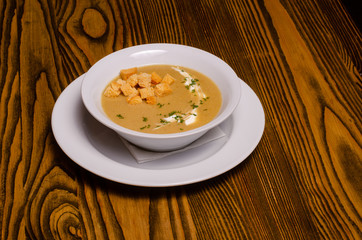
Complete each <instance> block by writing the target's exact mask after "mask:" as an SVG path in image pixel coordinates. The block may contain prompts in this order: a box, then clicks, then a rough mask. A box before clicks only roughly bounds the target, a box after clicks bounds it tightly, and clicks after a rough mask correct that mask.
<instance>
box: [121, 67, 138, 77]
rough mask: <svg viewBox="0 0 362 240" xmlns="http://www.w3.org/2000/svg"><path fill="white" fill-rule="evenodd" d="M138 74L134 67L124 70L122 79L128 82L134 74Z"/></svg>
mask: <svg viewBox="0 0 362 240" xmlns="http://www.w3.org/2000/svg"><path fill="white" fill-rule="evenodd" d="M136 73H137V68H136V67H134V68H128V69H123V70H121V73H120V75H121V78H122V79H123V80H127V79H128V78H129V77H130V76H132V75H133V74H136Z"/></svg>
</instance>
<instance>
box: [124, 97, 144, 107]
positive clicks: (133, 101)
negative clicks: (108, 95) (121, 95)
mask: <svg viewBox="0 0 362 240" xmlns="http://www.w3.org/2000/svg"><path fill="white" fill-rule="evenodd" d="M127 102H128V103H129V104H131V105H136V104H140V103H142V98H141V97H140V96H139V95H137V96H131V97H129V98H127Z"/></svg>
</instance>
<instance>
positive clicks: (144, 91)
mask: <svg viewBox="0 0 362 240" xmlns="http://www.w3.org/2000/svg"><path fill="white" fill-rule="evenodd" d="M138 91H139V92H140V95H141V98H142V99H145V98H148V97H152V96H155V91H154V90H153V88H152V87H146V88H139V89H138Z"/></svg>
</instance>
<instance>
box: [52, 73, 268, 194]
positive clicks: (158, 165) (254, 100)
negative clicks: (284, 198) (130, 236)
mask: <svg viewBox="0 0 362 240" xmlns="http://www.w3.org/2000/svg"><path fill="white" fill-rule="evenodd" d="M83 76H84V75H82V76H80V77H78V78H77V79H76V80H74V81H73V82H72V83H71V84H70V85H69V86H68V87H67V88H66V89H65V90H64V91H63V92H62V94H61V95H60V96H59V98H58V100H57V101H56V103H55V106H54V109H53V113H52V129H53V133H54V136H55V139H56V141H57V142H58V144H59V146H60V147H61V148H62V150H63V151H64V152H65V153H66V154H67V155H68V156H69V157H70V158H71V159H72V160H73V161H74V162H76V163H77V164H78V165H80V166H81V167H83V168H85V169H87V170H88V171H90V172H92V173H94V174H97V175H99V176H101V177H104V178H106V179H109V180H112V181H115V182H119V183H124V184H129V185H135V186H145V187H166V186H178V185H184V184H190V183H195V182H200V181H203V180H206V179H210V178H212V177H215V176H218V175H220V174H222V173H224V172H226V171H228V170H230V169H232V168H233V167H235V166H236V165H238V164H239V163H241V162H242V161H243V160H245V159H246V158H247V157H248V156H249V154H250V153H251V152H252V151H253V150H254V149H255V147H256V146H257V144H258V143H259V141H260V139H261V136H262V135H263V131H264V126H265V116H264V111H263V108H262V105H261V103H260V101H259V99H258V97H257V96H256V95H255V93H254V92H253V91H252V89H251V88H250V87H249V86H248V85H247V84H246V83H245V82H243V81H242V80H240V83H241V85H242V93H243V94H242V97H241V99H240V103H239V105H238V107H237V108H236V110H235V112H234V113H233V114H232V116H231V117H229V118H228V119H227V120H226V121H225V122H224V123H222V124H221V125H220V127H221V129H222V130H223V131H224V132H225V133H226V135H227V136H228V138H222V139H219V140H215V141H213V142H210V143H208V144H206V145H204V146H201V147H199V148H196V149H192V150H188V151H185V152H182V153H178V154H175V155H172V156H169V157H166V158H163V159H160V160H156V161H152V162H148V163H143V164H138V163H137V162H136V160H135V159H134V158H133V157H132V156H131V154H130V153H129V152H128V150H127V149H126V148H125V146H124V145H123V143H122V142H121V140H120V139H119V137H118V135H117V134H116V133H114V132H113V131H112V130H110V129H108V128H106V127H104V126H103V125H101V124H100V123H99V122H97V121H96V120H95V119H94V118H93V117H92V116H91V115H90V114H89V113H88V112H87V111H86V109H85V107H84V106H83V103H82V100H81V95H80V87H81V82H82V79H83Z"/></svg>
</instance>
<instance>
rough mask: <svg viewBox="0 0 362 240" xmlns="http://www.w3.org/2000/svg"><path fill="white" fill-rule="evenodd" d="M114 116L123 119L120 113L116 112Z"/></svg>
mask: <svg viewBox="0 0 362 240" xmlns="http://www.w3.org/2000/svg"><path fill="white" fill-rule="evenodd" d="M116 117H118V118H119V119H124V117H123V116H122V115H121V114H117V115H116Z"/></svg>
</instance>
